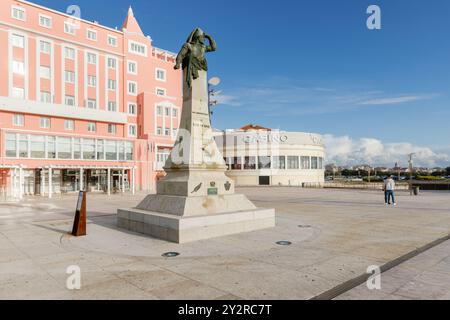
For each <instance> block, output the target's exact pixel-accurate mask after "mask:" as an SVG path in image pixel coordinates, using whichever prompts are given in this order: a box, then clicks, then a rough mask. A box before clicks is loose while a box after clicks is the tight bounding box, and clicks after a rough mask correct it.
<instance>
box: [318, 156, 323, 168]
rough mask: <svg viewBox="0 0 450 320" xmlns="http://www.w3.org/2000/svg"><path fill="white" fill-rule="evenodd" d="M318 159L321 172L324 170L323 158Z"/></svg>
mask: <svg viewBox="0 0 450 320" xmlns="http://www.w3.org/2000/svg"><path fill="white" fill-rule="evenodd" d="M318 159H319V167H318V169H319V170H323V158H322V157H319V158H318Z"/></svg>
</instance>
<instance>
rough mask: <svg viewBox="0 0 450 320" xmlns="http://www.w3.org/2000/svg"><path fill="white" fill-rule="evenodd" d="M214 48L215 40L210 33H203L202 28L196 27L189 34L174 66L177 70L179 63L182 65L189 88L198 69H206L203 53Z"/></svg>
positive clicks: (196, 76) (195, 77) (214, 49)
mask: <svg viewBox="0 0 450 320" xmlns="http://www.w3.org/2000/svg"><path fill="white" fill-rule="evenodd" d="M205 38H206V39H208V41H209V45H206V44H205V43H204V41H205ZM216 50H217V45H216V42H215V41H214V39H213V38H212V37H211V36H210V35H208V34H206V33H204V32H203V30H202V29H200V28H196V29H195V30H194V31H192V33H191V34H190V35H189V38H188V39H187V41H186V43H185V44H184V45H183V47H182V48H181V50H180V53H179V54H178V56H177V62H176V65H175V67H174V68H175V70H177V69H180V67H181V64H182V65H183V70H186V83H187V85H188V87H189V88H190V87H191V85H192V80H195V79H197V78H198V72H199V71H200V70H204V71H208V63H207V61H206V58H205V53H206V52H213V51H216Z"/></svg>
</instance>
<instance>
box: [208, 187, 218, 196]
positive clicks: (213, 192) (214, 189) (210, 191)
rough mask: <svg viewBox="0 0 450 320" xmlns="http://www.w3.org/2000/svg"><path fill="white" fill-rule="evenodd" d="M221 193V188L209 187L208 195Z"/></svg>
mask: <svg viewBox="0 0 450 320" xmlns="http://www.w3.org/2000/svg"><path fill="white" fill-rule="evenodd" d="M218 194H219V189H217V188H208V196H217V195H218Z"/></svg>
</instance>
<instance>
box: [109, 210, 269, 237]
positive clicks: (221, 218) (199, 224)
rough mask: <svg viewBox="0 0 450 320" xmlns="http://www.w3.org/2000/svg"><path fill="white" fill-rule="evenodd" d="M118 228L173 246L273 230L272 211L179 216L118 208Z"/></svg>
mask: <svg viewBox="0 0 450 320" xmlns="http://www.w3.org/2000/svg"><path fill="white" fill-rule="evenodd" d="M117 219H118V221H117V224H118V227H119V228H123V229H126V230H129V231H133V232H136V233H143V234H146V235H149V236H152V237H155V238H158V239H162V240H167V241H171V242H176V243H187V242H193V241H197V240H205V239H210V238H217V237H221V236H226V235H231V234H237V233H243V232H249V231H255V230H260V229H266V228H273V227H275V210H274V209H258V208H256V209H254V210H251V211H236V212H231V213H222V214H213V215H202V216H189V217H181V216H175V215H172V214H164V213H159V212H151V211H146V210H139V209H119V210H118V216H117Z"/></svg>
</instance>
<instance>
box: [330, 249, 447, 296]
mask: <svg viewBox="0 0 450 320" xmlns="http://www.w3.org/2000/svg"><path fill="white" fill-rule="evenodd" d="M336 300H450V241H446V242H444V243H443V244H441V245H439V246H436V247H434V248H432V249H430V250H428V251H426V252H424V253H422V254H419V255H418V256H416V257H414V258H412V259H410V260H408V261H406V262H404V263H402V264H401V265H399V266H397V267H395V268H392V269H391V270H389V271H387V272H384V273H383V274H382V275H381V289H380V290H369V289H368V288H367V285H365V284H363V285H360V286H358V287H356V288H354V289H352V290H350V291H348V292H346V293H344V294H342V295H340V296H339V297H337V298H336Z"/></svg>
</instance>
